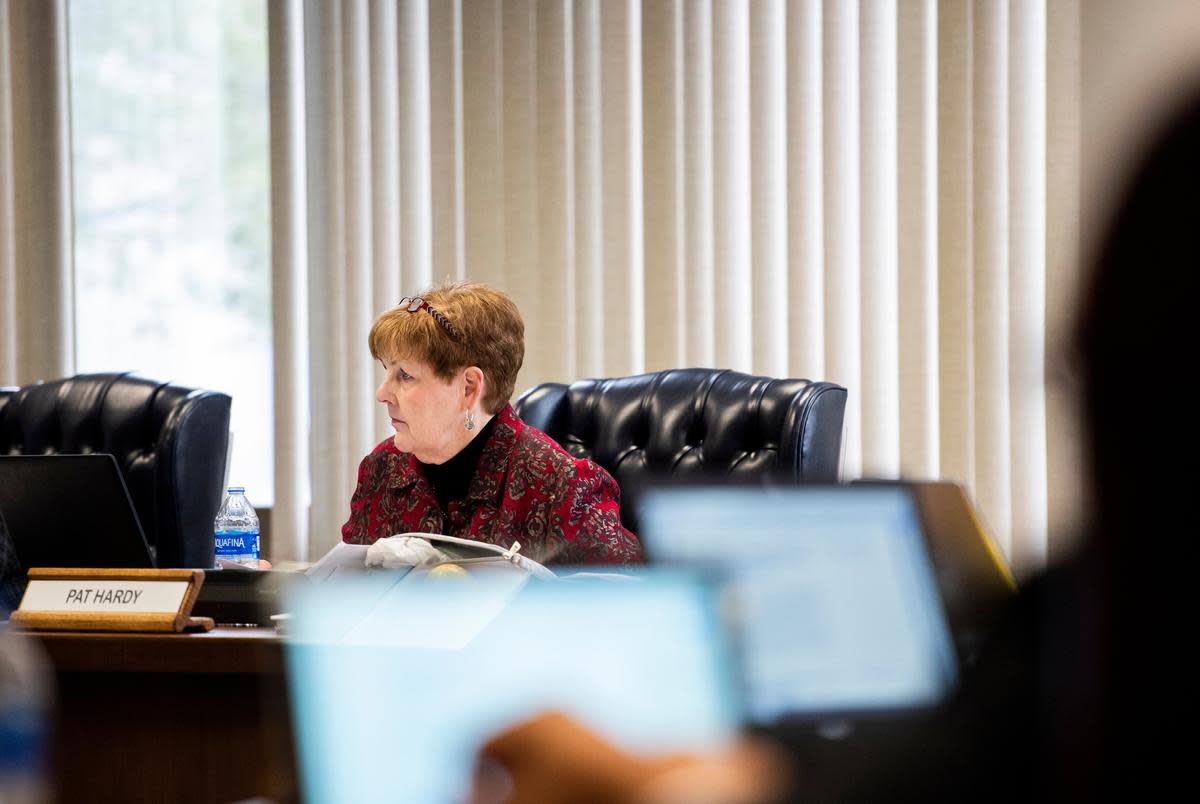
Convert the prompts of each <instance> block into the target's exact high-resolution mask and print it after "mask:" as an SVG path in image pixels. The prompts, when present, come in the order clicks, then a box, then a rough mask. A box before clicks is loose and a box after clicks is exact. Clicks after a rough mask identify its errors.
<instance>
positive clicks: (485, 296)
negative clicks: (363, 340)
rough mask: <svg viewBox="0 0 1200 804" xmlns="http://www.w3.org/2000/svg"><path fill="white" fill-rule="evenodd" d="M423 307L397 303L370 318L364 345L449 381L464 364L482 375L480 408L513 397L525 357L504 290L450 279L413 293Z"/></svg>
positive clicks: (520, 323)
mask: <svg viewBox="0 0 1200 804" xmlns="http://www.w3.org/2000/svg"><path fill="white" fill-rule="evenodd" d="M417 295H418V297H419V298H421V299H424V300H425V301H426V302H428V303H429V306H430V307H432V308H433V309H434V310H436V311H437V313H438V315H440V316H442V318H443V319H444V322H445V323H444V322H443V321H439V320H438V319H437V318H436V317H435V316H433V315H432V314H430V312H429V310H428V309H419V310H417V311H415V312H412V313H410V312H409V311H408V305H407V304H404V305H402V306H396V307H393V308H392V309H390V310H388V311H387V312H385V313H383V314H382V315H380V316H379V318H377V319H375V323H374V325H373V326H372V327H371V334H370V335H369V336H368V338H367V344H368V346H369V347H370V349H371V356H372V357H374V358H375V359H376V360H384V359H386V358H395V357H400V356H407V357H414V358H416V359H417V360H420V361H421V362H423V363H427V364H428V365H429V366H430V367H431V368H432V369H433V372H434V374H436V375H437V376H439V377H441V378H442V379H444V380H449V379H450V378H451V377H453V376H454V375H455V374H456V373H457V372H459V371H461V370H462V369H464V368H466V367H467V366H478V367H479V368H480V370H482V371H483V376H484V377H485V378H486V379H487V393H486V394H485V395H484V398H483V407H484V409H485V410H486V411H488V412H489V413H499V412H500V410H501V409H502V408H503V407H504V406H505V405H506V404H508V401H509V399H511V398H512V394H513V389H514V387H515V386H516V383H517V372H518V371H520V370H521V364H522V363H524V362H525V322H524V320H523V319H522V318H521V312H520V311H519V310H518V309H517V305H516V304H514V303H513V300H512V299H510V298H509V297H508V295H507V294H505V293H503V292H501V291H499V290H497V289H496V288H493V287H491V286H489V285H485V284H483V283H481V282H469V281H464V282H452V283H450V284H447V285H442V286H440V287H435V288H430V289H429V290H426V291H424V292H422V293H419V294H417Z"/></svg>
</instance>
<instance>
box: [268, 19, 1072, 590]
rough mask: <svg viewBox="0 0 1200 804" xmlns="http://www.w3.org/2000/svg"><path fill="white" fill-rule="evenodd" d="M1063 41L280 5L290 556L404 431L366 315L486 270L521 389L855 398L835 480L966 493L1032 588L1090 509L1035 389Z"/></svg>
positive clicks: (738, 22)
mask: <svg viewBox="0 0 1200 804" xmlns="http://www.w3.org/2000/svg"><path fill="white" fill-rule="evenodd" d="M1078 16H1079V9H1078V5H1077V0H1074V1H1073V2H1072V1H1068V2H1063V3H1054V4H1052V5H1051V4H1048V3H1047V2H1045V0H1042V1H1041V2H1038V0H1013V2H983V1H982V0H980V1H978V2H966V1H964V0H959V1H958V2H941V3H936V2H933V1H932V0H901V1H900V2H892V1H891V0H861V1H860V2H844V1H843V0H827V1H826V2H821V0H792V2H784V0H756V1H755V2H744V1H742V0H688V1H687V2H684V1H683V0H643V2H638V1H637V0H604V1H603V2H602V1H601V0H575V1H574V2H572V1H571V0H553V1H549V0H541V1H540V2H535V0H461V1H460V0H445V1H444V2H443V1H442V0H436V1H433V0H400V1H399V2H396V0H389V1H387V2H382V1H380V2H368V0H338V1H336V2H335V1H334V0H328V1H327V0H311V1H310V2H306V3H303V4H302V3H300V2H299V0H290V2H279V3H272V4H271V48H272V93H273V100H272V131H273V135H272V136H273V148H274V161H273V167H274V181H275V184H276V188H275V194H274V198H275V226H276V228H277V231H276V254H275V260H274V267H275V271H276V278H275V283H276V298H277V300H284V301H285V302H286V303H284V304H281V305H279V307H278V308H277V312H276V347H277V354H284V355H290V357H288V358H287V360H289V361H292V362H289V363H283V364H281V367H280V368H279V369H278V370H277V375H276V383H277V386H276V387H277V393H276V398H277V399H278V400H279V406H280V408H281V409H282V410H281V411H280V417H279V420H278V421H277V424H276V427H277V443H280V444H283V445H289V444H290V445H292V446H285V447H284V448H282V449H281V450H280V452H279V458H278V463H277V467H276V477H277V489H276V499H277V500H278V503H277V505H278V506H279V508H280V509H283V510H284V511H285V512H287V511H290V512H291V513H290V514H288V513H284V514H283V516H284V517H288V518H286V519H281V520H279V521H281V522H283V521H286V522H288V523H289V524H288V526H287V527H286V528H281V529H280V533H281V535H282V534H287V533H292V534H295V537H294V539H293V541H292V542H291V543H290V544H289V549H290V550H291V551H292V552H293V553H294V554H295V555H296V556H304V555H313V554H317V553H320V552H321V551H323V550H325V549H327V548H328V547H329V545H330V544H332V543H333V542H334V541H335V540H336V539H337V538H338V527H339V526H340V524H341V522H342V520H343V519H344V517H345V514H346V501H347V499H348V498H349V495H350V492H351V490H352V488H353V484H354V478H355V468H356V466H357V462H358V460H359V458H360V457H361V456H362V455H363V454H365V453H366V452H367V451H368V450H369V449H370V448H371V446H372V445H373V444H374V443H376V442H377V441H378V440H380V439H382V438H383V437H384V436H385V435H386V433H387V431H386V428H385V426H384V425H385V422H384V421H383V420H382V419H383V417H382V415H381V414H380V412H379V410H378V409H377V408H378V405H377V404H376V403H375V402H374V401H373V389H374V386H375V383H376V381H377V375H378V372H377V371H376V370H375V368H374V367H373V366H372V365H371V363H370V358H369V356H368V354H367V350H366V346H365V335H366V332H367V329H368V327H369V325H370V323H371V321H372V319H373V318H374V316H375V315H376V314H377V313H378V312H380V311H381V310H383V309H385V308H387V307H388V306H390V305H392V304H394V303H395V302H396V300H397V299H398V298H399V297H400V296H402V295H404V294H406V293H412V292H415V291H417V290H419V289H420V288H421V287H423V286H425V285H427V284H429V283H430V282H433V281H442V280H445V279H451V278H456V277H463V276H470V277H472V278H475V279H480V280H483V281H486V282H491V283H494V284H496V285H498V286H500V287H502V288H504V289H505V290H507V291H508V292H510V293H511V294H512V295H513V296H514V297H515V298H516V300H517V302H518V303H519V305H520V307H521V309H522V311H523V312H524V314H525V316H526V321H527V325H528V352H527V357H526V364H525V368H524V370H523V372H522V375H521V381H520V384H519V387H527V386H529V385H532V384H534V383H536V382H541V381H544V380H571V379H574V378H578V377H584V376H613V375H622V374H631V373H636V372H641V371H649V370H656V369H661V368H666V367H670V366H720V367H728V368H733V369H738V370H742V371H750V372H758V373H764V374H770V375H776V376H802V377H808V378H813V379H823V380H831V381H834V382H838V383H841V384H843V385H845V386H847V387H848V388H849V389H850V403H849V410H848V415H847V425H846V437H845V442H846V446H845V460H844V475H845V477H846V478H854V477H859V476H869V477H896V476H908V477H946V478H953V479H956V480H959V481H962V482H963V483H965V484H966V485H967V486H968V487H969V489H970V490H971V491H972V493H973V495H974V498H975V499H976V501H977V503H978V505H979V507H980V509H981V510H982V512H983V514H984V516H985V518H986V520H987V522H988V523H989V525H990V526H991V528H992V530H993V531H994V533H995V534H996V535H997V536H998V538H999V539H1000V541H1001V543H1002V545H1003V547H1004V549H1005V550H1006V551H1007V552H1008V554H1009V556H1010V557H1011V559H1012V561H1013V562H1014V564H1015V565H1016V566H1017V567H1018V568H1019V569H1028V568H1036V567H1038V566H1040V565H1042V563H1043V562H1044V561H1045V560H1046V557H1047V554H1048V551H1049V549H1050V542H1049V536H1048V533H1049V532H1050V529H1049V526H1048V523H1049V522H1050V521H1051V520H1054V521H1058V520H1060V519H1063V520H1066V519H1069V518H1070V517H1069V516H1067V515H1065V514H1064V512H1070V511H1071V510H1072V508H1073V506H1074V505H1075V503H1076V496H1077V492H1076V488H1077V485H1078V481H1077V477H1078V474H1077V472H1078V466H1077V461H1076V459H1075V458H1074V457H1073V456H1074V449H1075V448H1074V444H1073V443H1072V442H1070V441H1069V440H1066V439H1062V441H1063V443H1060V441H1059V440H1058V439H1057V437H1056V433H1058V432H1059V428H1056V427H1055V424H1054V420H1053V419H1052V418H1050V414H1049V413H1048V411H1050V410H1053V408H1052V406H1050V405H1048V402H1047V398H1046V395H1045V391H1044V387H1045V386H1044V382H1043V377H1044V375H1045V373H1046V355H1047V350H1048V349H1053V348H1054V347H1055V346H1056V344H1055V343H1052V339H1053V338H1054V337H1056V335H1057V330H1058V328H1059V325H1060V322H1061V320H1064V319H1063V316H1064V311H1065V310H1066V308H1067V307H1068V306H1069V300H1068V299H1067V298H1066V297H1067V292H1066V291H1064V290H1059V291H1057V292H1054V289H1055V288H1059V289H1061V288H1068V287H1073V286H1074V273H1075V272H1076V270H1077V269H1076V264H1075V263H1076V255H1077V248H1076V246H1075V239H1076V237H1077V231H1078V224H1077V220H1078V190H1077V187H1078V172H1077V167H1076V166H1077V164H1078V157H1077V153H1078V148H1079V143H1078V107H1079V99H1078V93H1079V86H1078V83H1079V82H1078V70H1079V63H1078V62H1079V32H1078ZM1051 178H1052V179H1053V181H1051ZM305 356H307V359H306V360H305ZM298 361H304V362H305V363H306V365H305V366H304V367H303V368H304V369H305V370H306V371H307V374H308V375H309V376H310V378H311V380H310V381H309V380H306V381H305V383H306V385H305V387H303V388H301V387H298V386H297V385H296V383H297V380H296V379H295V378H296V377H297V376H299V375H301V374H302V373H304V371H300V370H296V365H295V363H296V362H298ZM1055 415H1060V414H1055ZM305 423H309V424H310V425H311V440H310V441H308V443H307V444H305V446H304V448H303V449H302V448H301V447H300V446H298V444H299V442H300V441H303V440H304V439H303V438H302V437H301V433H302V431H303V429H304V425H305ZM1061 431H1062V432H1070V429H1069V428H1065V427H1064V428H1061ZM306 449H310V450H311V453H310V454H308V455H306V454H303V453H304V452H305V450H306ZM303 461H307V462H308V469H305V470H303V471H301V470H298V469H297V467H298V466H301V465H302V462H303ZM309 475H311V489H312V500H311V502H312V507H311V519H308V518H307V517H306V516H305V503H306V502H307V499H306V497H305V489H304V488H303V486H304V481H305V480H306V479H307V478H308V477H309ZM306 524H307V525H309V526H310V528H311V529H310V530H309V531H308V535H306V532H305V529H304V528H305V525H306Z"/></svg>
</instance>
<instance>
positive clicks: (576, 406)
mask: <svg viewBox="0 0 1200 804" xmlns="http://www.w3.org/2000/svg"><path fill="white" fill-rule="evenodd" d="M513 407H514V409H515V410H516V412H517V415H519V416H520V417H521V418H522V419H523V420H524V421H525V422H526V423H527V424H530V425H532V426H534V427H536V428H538V429H539V430H542V431H543V432H545V433H546V434H548V435H549V436H550V437H552V438H553V439H554V440H556V441H558V443H560V444H562V445H563V447H564V448H565V449H566V450H567V451H568V452H570V453H571V454H572V455H574V456H575V457H577V458H591V459H592V460H594V461H595V462H596V463H598V464H600V465H601V466H603V467H604V468H605V469H607V470H608V471H609V473H610V474H612V476H613V478H615V479H616V481H617V484H618V485H619V486H620V487H621V489H622V491H623V492H626V493H625V494H623V495H622V512H621V516H622V519H623V520H624V521H625V523H626V525H632V524H633V522H632V517H631V516H630V511H629V509H628V508H627V507H626V505H625V503H626V502H627V501H628V499H629V494H630V493H631V492H633V491H634V490H636V489H637V488H638V487H639V486H641V485H642V484H643V483H645V482H646V481H647V480H656V481H658V482H662V481H663V480H666V481H668V482H669V481H671V480H680V481H688V482H690V481H702V480H705V479H721V480H725V479H732V480H735V481H746V482H771V481H774V482H783V483H833V482H836V481H837V479H838V467H839V462H840V460H841V446H842V419H843V416H844V414H845V410H846V389H845V388H842V387H841V386H839V385H834V384H833V383H827V382H812V381H809V380H794V379H789V380H778V379H772V378H770V377H755V376H751V375H749V374H742V373H740V372H736V371H730V370H726V369H705V368H687V369H669V370H667V371H658V372H654V373H651V374H640V375H637V376H635V377H615V378H611V379H601V380H579V381H577V382H574V383H571V384H570V385H565V384H563V383H543V384H541V385H538V386H535V387H533V388H531V389H529V390H528V391H526V392H525V393H523V394H521V396H520V398H519V399H518V400H517V401H516V404H515V405H514V406H513Z"/></svg>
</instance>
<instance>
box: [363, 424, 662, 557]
mask: <svg viewBox="0 0 1200 804" xmlns="http://www.w3.org/2000/svg"><path fill="white" fill-rule="evenodd" d="M496 418H497V421H496V426H495V427H494V428H493V429H492V433H491V436H490V437H489V438H488V442H487V444H485V445H484V448H483V452H482V453H481V454H480V456H479V463H478V465H477V466H476V469H475V475H474V476H473V477H472V478H471V483H470V486H469V488H468V490H467V496H466V498H465V499H463V500H461V501H453V502H451V503H450V504H449V506H448V507H449V509H450V510H449V511H448V512H444V511H442V509H441V507H440V506H439V505H438V501H437V497H436V496H435V494H434V491H433V487H432V486H431V485H430V483H429V481H428V480H427V479H426V478H425V475H424V473H423V472H422V471H421V466H420V464H419V463H418V462H417V459H416V457H414V456H413V455H412V454H411V453H407V452H401V451H400V450H398V449H396V446H395V445H394V444H393V443H392V439H390V438H389V439H388V440H386V441H384V442H383V443H381V444H380V445H379V446H377V447H375V449H374V450H372V451H371V454H370V455H368V456H367V457H365V458H363V460H362V463H361V464H359V467H358V488H356V489H355V490H354V496H353V497H352V498H351V500H350V519H349V520H348V521H347V522H346V524H345V525H343V526H342V541H344V542H350V543H354V544H371V543H373V542H374V541H375V540H377V539H380V538H382V537H384V536H392V535H394V534H397V533H441V534H444V535H448V536H458V537H461V538H465V539H477V540H478V541H481V542H489V543H491V544H498V545H500V546H502V547H508V546H510V545H511V544H512V542H513V540H516V541H519V542H520V543H521V553H522V555H527V556H529V557H530V558H532V559H534V560H535V561H540V562H541V563H543V564H548V563H550V564H630V563H636V562H639V561H641V557H642V547H641V544H639V543H638V540H637V537H636V536H634V535H633V534H632V533H630V532H629V531H628V530H626V529H625V528H624V527H622V526H621V517H620V512H619V505H620V498H621V492H620V490H619V489H618V488H617V483H616V481H615V480H613V479H612V476H611V475H609V474H608V472H606V471H604V469H602V468H601V467H599V466H597V465H596V464H595V463H593V462H592V461H590V460H583V459H576V458H573V457H571V455H570V453H568V452H567V451H566V450H564V449H563V448H562V447H560V446H559V445H558V444H557V443H556V442H555V441H554V439H552V438H550V436H548V435H546V434H545V433H543V432H541V431H540V430H537V429H535V428H533V427H530V426H529V425H527V424H525V422H523V421H521V420H520V419H518V418H517V416H516V414H515V413H513V410H512V407H511V406H505V408H504V410H502V411H500V413H499V414H497V416H496Z"/></svg>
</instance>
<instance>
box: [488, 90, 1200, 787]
mask: <svg viewBox="0 0 1200 804" xmlns="http://www.w3.org/2000/svg"><path fill="white" fill-rule="evenodd" d="M1198 192H1200V96H1197V97H1196V98H1194V99H1193V101H1192V103H1191V104H1189V105H1187V106H1186V107H1185V109H1184V111H1183V113H1182V114H1180V115H1178V116H1176V117H1175V118H1174V119H1173V120H1172V121H1171V123H1170V125H1169V126H1168V127H1167V128H1166V130H1165V133H1164V134H1163V135H1162V136H1161V137H1160V138H1159V139H1158V140H1156V141H1155V145H1154V147H1153V148H1152V149H1151V150H1150V151H1149V153H1148V155H1147V157H1146V158H1145V159H1144V161H1142V163H1141V164H1140V167H1139V168H1138V169H1137V171H1136V172H1135V173H1134V174H1133V180H1132V182H1131V183H1130V184H1129V188H1128V191H1127V193H1126V195H1125V196H1124V197H1123V199H1122V201H1121V203H1120V204H1119V205H1118V207H1117V208H1116V212H1115V215H1114V217H1113V218H1112V222H1111V223H1110V225H1109V227H1108V230H1107V236H1106V237H1105V239H1104V240H1103V241H1102V243H1101V247H1100V249H1099V251H1098V252H1097V255H1098V258H1097V259H1096V260H1095V261H1094V269H1095V270H1094V272H1093V275H1092V276H1091V279H1090V284H1089V285H1087V286H1086V287H1085V290H1084V295H1083V313H1082V315H1081V316H1080V319H1079V326H1078V331H1077V343H1076V346H1077V352H1078V354H1077V356H1078V358H1079V367H1080V369H1081V371H1080V379H1081V381H1082V389H1081V390H1082V398H1081V401H1082V413H1083V419H1084V422H1085V426H1086V432H1087V434H1088V443H1087V447H1088V464H1089V466H1090V467H1091V471H1090V479H1091V483H1092V487H1091V498H1092V502H1091V506H1090V509H1089V510H1088V512H1087V517H1086V520H1085V522H1084V523H1083V526H1084V529H1085V530H1084V533H1085V534H1086V535H1087V538H1086V539H1085V540H1084V542H1083V543H1082V547H1081V548H1080V549H1079V551H1078V552H1077V553H1076V554H1075V555H1074V556H1073V557H1072V558H1071V559H1069V560H1068V561H1065V562H1063V563H1061V564H1060V565H1058V566H1056V567H1054V568H1052V569H1050V570H1049V571H1047V572H1046V573H1044V574H1042V575H1041V576H1040V577H1038V578H1036V579H1034V580H1033V581H1031V582H1030V583H1028V584H1027V585H1025V586H1024V587H1023V588H1022V590H1021V592H1020V594H1019V595H1018V596H1017V598H1016V599H1015V603H1014V605H1013V606H1012V607H1011V609H1010V610H1009V611H1008V612H1007V613H1006V616H1005V618H1004V620H1003V623H1002V625H1001V626H999V627H998V628H997V630H996V632H995V633H994V634H993V635H992V638H991V640H990V643H989V644H988V645H987V647H986V648H985V649H984V651H983V652H982V653H981V655H980V656H979V659H978V661H977V662H976V663H975V665H974V666H972V667H967V668H964V669H963V683H962V685H961V687H960V689H959V691H958V693H957V695H956V696H955V697H954V699H953V700H952V701H950V702H949V703H948V704H947V706H946V708H945V710H944V711H943V712H942V713H941V715H940V717H938V718H936V719H935V720H934V721H933V722H930V723H921V724H915V725H914V726H913V727H912V729H911V733H909V732H906V735H905V738H904V739H898V740H895V741H893V742H891V743H889V744H888V745H887V746H886V748H885V749H884V750H880V751H879V752H878V753H877V754H875V755H872V756H871V757H870V760H869V762H868V766H867V767H862V768H860V769H858V771H857V772H855V773H853V774H846V775H845V777H844V778H838V779H835V780H833V782H834V783H833V784H830V780H828V779H823V778H822V768H820V767H817V766H816V765H817V763H813V762H812V761H811V757H806V756H805V755H804V753H803V752H799V751H795V750H793V751H791V752H789V753H788V754H787V756H788V761H787V763H786V765H787V766H788V767H789V770H790V772H791V774H790V780H789V781H788V782H787V783H786V785H783V786H781V784H780V782H779V779H780V776H779V775H778V773H777V772H774V771H769V770H764V769H765V768H768V767H770V766H771V763H770V762H768V761H767V760H768V759H769V755H770V752H763V751H761V750H759V751H756V750H755V749H754V747H753V745H752V744H750V743H749V742H747V743H746V744H745V745H744V746H742V747H741V748H740V749H739V753H737V754H724V755H720V756H693V757H673V758H665V757H649V758H648V757H638V756H632V755H629V754H625V753H624V752H621V751H620V750H619V749H616V748H614V747H612V746H605V747H603V748H599V747H596V743H598V742H599V741H598V740H597V738H595V737H594V736H593V735H591V734H590V733H589V732H587V731H586V730H584V729H583V728H582V727H581V726H580V725H579V724H577V723H575V722H573V721H571V720H569V719H567V718H565V717H563V716H561V715H556V714H550V715H543V716H541V717H539V718H536V719H534V720H532V721H529V722H526V723H523V724H520V725H518V726H516V727H514V728H513V729H511V730H510V731H507V732H505V733H502V734H499V735H497V736H496V737H494V738H493V739H492V740H491V741H489V742H488V743H487V744H486V745H485V746H483V748H482V749H481V764H480V767H481V773H480V779H481V783H480V785H479V795H478V800H479V801H488V800H504V801H507V802H511V803H512V804H519V802H534V801H537V802H543V804H552V803H553V802H570V801H590V802H617V801H644V802H648V801H656V802H662V801H688V802H701V801H762V800H771V799H782V800H788V801H810V800H821V801H826V800H828V801H889V802H894V801H980V800H983V801H1008V802H1012V801H1101V800H1130V801H1158V800H1166V799H1167V798H1168V797H1175V796H1178V795H1180V794H1181V792H1182V791H1186V790H1187V789H1190V785H1188V782H1189V781H1190V780H1189V779H1187V778H1185V774H1186V773H1187V771H1188V770H1189V769H1190V767H1191V764H1192V762H1193V761H1194V758H1193V752H1192V750H1191V747H1190V746H1191V743H1192V742H1193V741H1192V739H1191V738H1189V737H1185V736H1184V735H1188V734H1190V733H1191V730H1192V729H1194V728H1195V725H1196V724H1195V722H1194V719H1193V718H1194V715H1195V713H1196V709H1197V707H1196V705H1195V702H1196V698H1197V695H1196V692H1195V686H1196V683H1197V682H1196V681H1195V679H1194V675H1195V674H1194V672H1193V670H1192V668H1193V664H1192V662H1191V661H1190V660H1186V659H1184V658H1183V655H1184V654H1185V653H1186V651H1187V650H1188V649H1189V648H1190V645H1189V643H1190V641H1191V639H1192V636H1193V634H1194V633H1195V625H1194V618H1193V613H1194V612H1195V611H1196V609H1197V606H1196V604H1195V602H1194V595H1193V593H1192V591H1191V590H1192V589H1193V588H1195V586H1196V584H1195V573H1196V572H1197V569H1196V568H1197V563H1196V561H1195V560H1194V559H1195V556H1196V542H1197V538H1198V537H1197V535H1196V534H1197V532H1198V531H1197V527H1196V516H1195V500H1196V499H1197V497H1198V495H1200V470H1198V468H1197V467H1198V465H1200V412H1198V411H1197V410H1196V404H1195V397H1194V396H1192V395H1191V394H1189V393H1185V392H1183V391H1182V390H1181V389H1180V388H1179V387H1178V386H1181V385H1186V384H1188V382H1189V380H1190V377H1188V376H1187V375H1189V374H1190V373H1191V372H1192V371H1193V369H1194V368H1195V365H1196V360H1197V358H1196V355H1197V347H1198V346H1200V331H1198V330H1197V324H1196V321H1197V312H1198V309H1200V217H1198V215H1197V204H1196V200H1195V199H1196V195H1197V193H1198ZM782 745H783V746H784V747H786V744H782ZM806 759H807V760H808V763H809V764H807V765H806ZM779 766H780V763H778V762H776V763H775V765H774V767H775V768H776V771H777V770H778V768H779ZM497 768H500V769H503V771H500V773H501V775H504V776H505V777H506V778H504V779H502V780H501V782H500V783H498V784H497V783H494V782H495V777H496V775H497V773H498V771H497ZM485 770H486V771H487V773H484V772H483V771H485ZM504 771H506V774H505V773H503V772H504ZM485 777H491V780H492V782H493V783H491V784H489V783H487V781H488V780H487V778H485ZM851 777H852V778H851ZM810 782H818V783H817V784H815V785H812V784H810ZM814 788H815V790H814ZM498 791H499V792H498ZM497 792H498V794H497ZM814 793H815V794H814ZM1182 795H1185V796H1186V795H1187V794H1186V792H1182Z"/></svg>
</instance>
